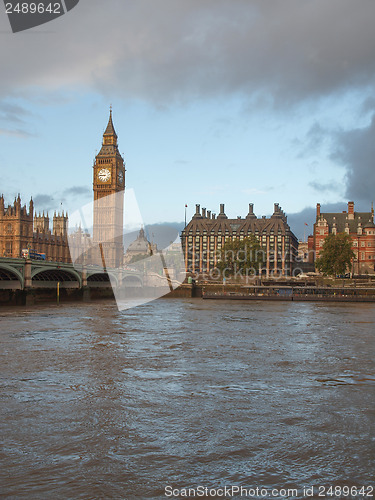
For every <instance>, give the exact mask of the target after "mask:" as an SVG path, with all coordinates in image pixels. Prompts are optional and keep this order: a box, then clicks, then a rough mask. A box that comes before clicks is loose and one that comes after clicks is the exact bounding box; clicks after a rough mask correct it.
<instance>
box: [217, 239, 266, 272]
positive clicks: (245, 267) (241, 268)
mask: <svg viewBox="0 0 375 500" xmlns="http://www.w3.org/2000/svg"><path fill="white" fill-rule="evenodd" d="M264 262H265V251H264V250H263V249H262V248H261V246H260V244H259V242H258V240H257V239H256V237H255V236H254V235H252V234H251V235H250V236H248V237H247V238H244V239H243V240H240V239H234V240H228V241H226V243H225V244H224V246H223V248H222V249H221V250H219V251H218V264H217V268H218V269H219V270H220V271H221V273H222V274H223V277H224V278H225V277H228V276H232V275H236V276H238V275H240V276H241V275H249V274H253V275H254V274H256V273H257V272H258V271H259V268H260V267H261V265H262V264H263V263H264Z"/></svg>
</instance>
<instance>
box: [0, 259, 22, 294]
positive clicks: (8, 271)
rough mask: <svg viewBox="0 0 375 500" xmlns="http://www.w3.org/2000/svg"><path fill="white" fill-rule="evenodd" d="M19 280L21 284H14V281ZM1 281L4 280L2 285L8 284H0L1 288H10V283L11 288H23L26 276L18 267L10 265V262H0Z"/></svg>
mask: <svg viewBox="0 0 375 500" xmlns="http://www.w3.org/2000/svg"><path fill="white" fill-rule="evenodd" d="M16 281H18V282H19V286H17V285H16V286H12V285H13V284H15V283H13V282H16ZM0 282H2V285H5V283H6V284H7V286H0V288H9V286H8V284H10V288H20V289H23V287H24V282H25V280H24V276H23V274H22V273H21V272H20V271H19V270H18V269H16V268H15V267H13V266H10V265H9V264H4V263H1V264H0Z"/></svg>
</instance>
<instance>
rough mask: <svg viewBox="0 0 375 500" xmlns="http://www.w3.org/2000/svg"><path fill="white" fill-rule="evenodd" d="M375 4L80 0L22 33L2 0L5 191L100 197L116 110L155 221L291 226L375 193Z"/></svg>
mask: <svg viewBox="0 0 375 500" xmlns="http://www.w3.org/2000/svg"><path fill="white" fill-rule="evenodd" d="M374 20H375V2H374V1H373V0H361V1H360V2H353V0H329V1H327V0H273V1H271V0H137V1H136V2H134V1H128V0H106V1H105V2H104V1H103V0H80V2H79V4H78V6H77V7H75V8H74V9H73V10H71V11H70V12H69V13H68V14H66V15H64V16H62V17H60V18H58V19H56V20H54V21H52V22H50V23H48V24H45V25H43V26H40V27H38V28H34V29H31V30H28V31H24V32H20V33H16V34H13V33H12V32H11V30H10V25H9V22H8V19H7V17H6V14H5V10H4V9H3V8H2V6H0V41H1V43H0V75H1V78H0V173H1V187H0V191H1V192H3V193H4V195H5V197H6V200H7V201H8V202H9V203H10V202H12V201H13V199H14V196H15V195H16V194H17V193H18V192H20V194H21V197H22V200H23V201H25V202H26V201H27V202H28V200H29V198H30V196H31V195H32V196H33V198H34V200H35V202H36V209H37V210H43V209H44V210H50V211H53V210H55V209H59V208H61V207H62V208H63V209H64V210H68V211H72V210H74V209H75V208H77V207H78V206H79V205H83V204H85V203H87V202H89V201H90V200H91V198H92V164H93V159H94V156H95V154H96V151H97V150H99V149H100V145H101V138H102V133H103V131H104V128H105V126H106V124H107V121H108V113H109V106H110V104H112V106H113V118H114V124H115V128H116V131H117V133H118V136H119V146H120V151H121V152H122V153H123V155H124V157H125V160H126V163H127V173H126V174H127V181H126V183H127V187H129V188H133V189H134V191H135V193H136V197H137V200H138V204H139V207H140V210H141V212H142V215H143V218H144V220H145V222H146V223H157V222H162V221H182V220H183V218H184V206H185V203H187V204H188V217H189V216H190V215H192V214H193V212H194V208H195V204H196V203H199V204H200V205H201V206H202V207H206V208H207V209H208V210H212V211H213V212H218V208H219V204H220V203H225V209H226V213H227V215H228V216H231V217H236V216H238V215H242V216H245V215H246V213H247V209H248V203H250V202H252V203H254V205H255V207H254V208H255V213H256V214H257V215H258V216H262V215H268V214H270V213H272V210H273V203H275V202H277V203H280V205H281V206H282V208H283V209H284V211H285V212H286V213H287V215H288V217H289V221H290V224H291V226H292V229H293V230H294V231H295V232H296V234H297V235H298V236H300V237H303V227H305V226H304V222H306V223H308V224H309V228H310V229H311V226H312V223H313V222H314V214H315V206H316V203H317V202H320V203H321V204H322V206H323V211H324V210H326V211H329V210H333V209H334V210H344V209H345V208H346V203H347V201H348V200H353V201H354V202H355V204H356V207H357V208H358V210H369V209H370V206H371V202H372V201H373V199H374V198H375V196H374V186H375V168H374V158H375V30H374V26H373V25H374Z"/></svg>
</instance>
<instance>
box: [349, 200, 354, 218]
mask: <svg viewBox="0 0 375 500" xmlns="http://www.w3.org/2000/svg"><path fill="white" fill-rule="evenodd" d="M348 219H350V220H353V219H354V201H349V202H348Z"/></svg>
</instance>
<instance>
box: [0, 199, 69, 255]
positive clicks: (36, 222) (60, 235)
mask: <svg viewBox="0 0 375 500" xmlns="http://www.w3.org/2000/svg"><path fill="white" fill-rule="evenodd" d="M67 235H68V214H64V212H63V213H62V214H56V212H55V214H54V216H53V226H52V230H51V229H50V221H49V216H48V214H47V215H45V214H44V213H43V214H39V215H36V214H35V216H34V203H33V201H32V200H30V203H29V210H27V207H26V205H24V206H22V205H21V198H20V196H19V195H18V198H16V199H15V200H14V203H13V205H8V206H7V207H6V206H5V202H4V197H3V196H1V197H0V255H1V256H2V257H13V258H20V257H21V256H22V250H23V249H32V250H35V251H36V252H38V253H44V254H45V255H46V260H50V261H55V262H70V255H69V248H68V239H67Z"/></svg>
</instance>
